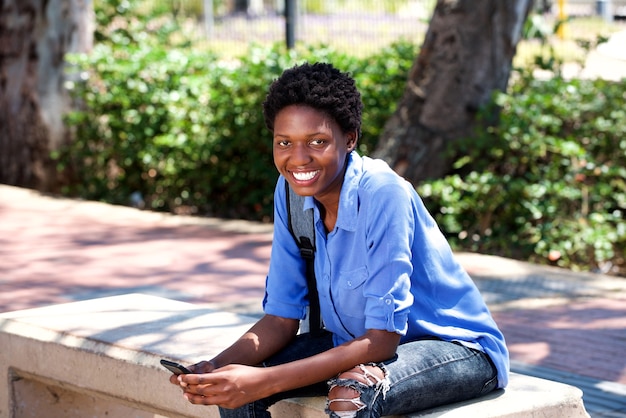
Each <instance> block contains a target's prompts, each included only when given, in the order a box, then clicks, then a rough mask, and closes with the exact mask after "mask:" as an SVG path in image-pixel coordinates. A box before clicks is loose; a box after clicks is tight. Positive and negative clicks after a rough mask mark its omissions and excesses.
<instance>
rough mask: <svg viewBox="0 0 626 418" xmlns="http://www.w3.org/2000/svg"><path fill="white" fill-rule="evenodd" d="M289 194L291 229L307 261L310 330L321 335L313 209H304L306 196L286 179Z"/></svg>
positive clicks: (286, 190)
mask: <svg viewBox="0 0 626 418" xmlns="http://www.w3.org/2000/svg"><path fill="white" fill-rule="evenodd" d="M285 192H286V194H287V213H288V215H289V231H290V232H291V235H293V238H294V240H295V241H296V244H298V248H300V255H301V256H302V258H304V260H305V262H306V284H307V288H308V291H309V332H310V333H311V334H313V335H319V333H320V331H321V329H322V324H321V320H320V302H319V297H318V295H317V284H316V282H315V264H314V261H315V228H314V224H313V222H314V221H313V209H312V208H311V209H307V210H306V211H305V210H303V206H304V196H300V195H298V194H297V193H294V192H293V191H292V190H291V189H290V188H289V184H288V183H287V180H285Z"/></svg>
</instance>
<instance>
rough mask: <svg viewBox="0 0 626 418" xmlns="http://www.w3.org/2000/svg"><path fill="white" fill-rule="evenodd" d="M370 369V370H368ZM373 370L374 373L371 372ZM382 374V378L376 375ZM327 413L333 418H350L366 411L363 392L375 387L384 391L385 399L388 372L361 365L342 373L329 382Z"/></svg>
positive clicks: (381, 368)
mask: <svg viewBox="0 0 626 418" xmlns="http://www.w3.org/2000/svg"><path fill="white" fill-rule="evenodd" d="M368 368H369V369H368ZM372 369H373V372H372V371H370V370H372ZM376 370H377V371H378V372H381V374H382V377H379V376H377V375H376V374H374V373H375V372H376ZM329 385H330V390H329V393H328V405H327V411H328V412H329V413H331V416H334V417H341V418H348V417H355V416H356V413H357V412H359V411H361V410H363V409H365V408H366V407H367V405H366V404H365V403H364V402H363V401H362V400H361V395H362V393H363V391H364V390H365V389H367V388H370V387H375V388H376V389H379V390H381V391H382V395H383V398H384V397H385V394H386V393H387V391H388V390H389V380H388V378H387V371H386V370H385V369H384V368H383V367H382V366H379V365H375V364H368V365H363V364H361V365H359V366H357V367H355V368H354V369H352V370H349V371H347V372H343V373H341V374H340V375H339V376H338V377H336V378H334V379H332V380H330V381H329Z"/></svg>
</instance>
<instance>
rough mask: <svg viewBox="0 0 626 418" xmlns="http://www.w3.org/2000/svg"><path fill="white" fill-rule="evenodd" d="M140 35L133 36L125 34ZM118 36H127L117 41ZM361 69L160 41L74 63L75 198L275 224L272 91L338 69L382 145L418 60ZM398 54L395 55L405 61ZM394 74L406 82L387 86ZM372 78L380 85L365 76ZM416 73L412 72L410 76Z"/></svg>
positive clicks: (123, 46)
mask: <svg viewBox="0 0 626 418" xmlns="http://www.w3.org/2000/svg"><path fill="white" fill-rule="evenodd" d="M126 32H131V31H124V33H126ZM113 36H114V37H115V36H121V35H119V34H113ZM381 54H382V55H381V56H383V57H384V61H383V60H379V59H375V58H373V59H370V60H368V61H359V60H357V59H355V58H352V57H348V56H346V55H344V54H339V53H337V52H335V51H333V50H331V49H329V48H325V47H321V46H320V47H316V48H310V49H305V50H299V51H291V52H288V51H286V50H284V48H283V47H282V46H278V45H277V46H275V47H273V48H262V47H258V46H253V47H251V48H250V50H249V52H248V53H247V54H246V55H245V56H244V57H241V58H240V59H239V60H237V61H235V62H223V61H221V60H220V59H219V58H218V57H215V56H213V55H211V54H210V53H205V52H201V51H200V50H198V49H194V48H184V49H181V48H176V47H171V46H166V45H164V44H163V43H160V42H149V41H148V40H146V41H145V42H134V41H129V42H122V43H120V42H119V39H118V41H117V42H101V43H99V44H98V45H97V47H96V48H95V49H94V51H93V52H92V53H91V54H90V55H89V56H76V57H74V58H73V62H74V63H75V64H76V66H77V67H78V68H80V69H81V71H82V74H83V77H82V80H81V81H77V82H75V83H74V85H73V89H72V91H73V93H74V97H76V98H77V100H78V101H80V102H82V103H83V104H84V107H85V109H84V111H82V112H76V113H74V114H72V115H71V116H70V118H69V119H68V121H69V123H70V125H72V126H73V127H74V129H75V137H76V139H75V141H74V142H73V143H72V145H71V147H70V148H69V149H67V150H65V152H64V153H63V154H62V155H60V156H58V160H59V167H60V168H61V169H63V170H65V172H66V173H68V175H69V176H72V178H73V181H72V182H71V183H70V184H69V186H68V187H67V188H66V193H67V194H69V195H78V196H82V197H83V198H86V199H94V200H101V201H106V202H109V203H114V204H131V203H132V204H137V205H140V206H145V207H147V208H149V209H152V210H163V211H171V212H175V213H192V214H200V215H205V216H207V215H208V216H219V217H227V218H243V219H253V220H264V221H269V220H270V217H271V213H272V198H273V189H274V185H275V182H276V179H277V172H276V170H275V168H274V166H273V162H272V152H271V137H270V133H269V132H268V131H267V130H266V128H265V125H264V121H263V117H262V107H261V104H262V101H263V100H264V98H265V94H266V92H267V88H268V86H269V84H270V83H271V82H272V81H273V80H274V79H275V78H276V77H278V76H279V75H280V73H281V72H282V71H283V70H284V69H285V68H288V67H291V66H293V65H294V64H295V63H297V62H302V61H305V60H307V61H328V62H332V63H333V64H335V65H336V66H337V67H338V68H341V69H343V70H346V71H350V72H352V73H353V74H355V77H357V78H358V80H359V82H360V83H362V84H363V90H364V91H366V92H370V94H371V95H372V96H375V97H370V98H369V99H368V98H365V100H366V101H369V102H370V104H371V105H370V106H368V108H367V109H366V111H365V112H364V115H363V119H364V120H363V122H364V127H365V132H366V134H367V135H368V137H367V138H368V139H367V141H366V140H364V142H363V145H362V149H363V150H367V149H368V147H371V146H372V144H373V143H374V140H375V136H376V135H377V134H376V132H379V131H380V129H381V128H382V126H381V124H382V123H384V120H386V119H387V118H388V117H389V115H390V114H391V111H393V106H395V103H396V102H397V100H398V98H399V94H400V92H401V91H402V88H403V85H404V82H405V79H406V75H402V71H403V70H402V68H400V67H399V66H398V64H396V63H392V64H390V62H391V61H393V60H394V58H395V56H397V55H402V57H403V62H404V63H405V65H410V60H411V59H412V57H413V54H414V49H413V48H411V47H408V46H407V44H406V43H400V44H398V45H396V46H395V47H392V48H389V49H386V50H384V51H383V52H382V53H381ZM394 55H395V56H394ZM385 65H390V67H391V68H392V69H393V73H394V74H395V75H394V77H393V78H392V79H391V80H390V81H389V82H388V83H387V84H384V83H382V82H381V81H382V77H383V74H384V71H385V70H384V68H385ZM366 68H367V69H369V70H371V74H372V77H373V78H374V77H376V78H377V79H375V80H372V79H370V78H369V77H368V76H367V75H368V72H367V71H365V70H364V69H366ZM406 72H408V68H405V69H404V74H406Z"/></svg>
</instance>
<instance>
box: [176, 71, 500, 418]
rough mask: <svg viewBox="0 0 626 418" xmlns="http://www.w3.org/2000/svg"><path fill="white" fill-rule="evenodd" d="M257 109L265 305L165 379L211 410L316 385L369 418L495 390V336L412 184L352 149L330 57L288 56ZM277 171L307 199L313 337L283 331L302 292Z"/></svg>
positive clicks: (295, 316)
mask: <svg viewBox="0 0 626 418" xmlns="http://www.w3.org/2000/svg"><path fill="white" fill-rule="evenodd" d="M263 110H264V115H265V121H266V124H267V127H268V128H269V130H270V131H271V132H272V133H273V141H274V142H273V144H274V145H273V150H274V151H273V153H274V163H275V165H276V168H277V169H278V172H279V173H280V179H279V181H278V183H277V185H276V190H275V198H274V214H275V219H274V240H273V244H272V254H271V259H270V266H269V273H268V276H267V283H266V295H265V299H264V301H263V307H264V311H265V315H264V316H263V317H262V318H261V319H260V320H259V321H258V322H257V323H256V324H255V325H254V326H253V327H252V328H251V329H250V330H249V331H248V332H247V333H245V334H244V335H243V336H242V337H241V338H240V339H239V340H238V341H236V342H235V343H234V344H233V345H232V346H231V347H229V348H227V349H226V350H224V351H223V352H222V353H220V354H219V355H217V356H216V357H215V358H213V359H211V360H208V361H202V362H200V363H197V364H195V365H193V366H191V367H190V368H191V370H192V371H193V372H194V374H186V375H180V376H172V377H171V379H170V381H171V382H172V383H174V384H177V385H180V386H181V387H182V389H183V391H184V396H185V397H186V398H187V399H188V400H189V402H191V403H194V404H204V405H218V406H219V407H220V414H221V416H222V417H269V416H270V415H269V413H268V412H267V408H268V407H269V406H270V405H271V404H273V403H274V402H277V401H278V400H280V399H283V398H287V397H293V396H318V395H325V396H327V399H328V406H327V413H328V414H329V415H330V416H331V417H380V416H385V415H393V414H404V413H409V412H414V411H418V410H421V409H426V408H431V407H434V406H438V405H442V404H447V403H451V402H457V401H462V400H467V399H471V398H475V397H478V396H481V395H483V394H486V393H488V392H490V391H492V390H494V389H495V388H498V387H504V386H506V384H507V379H508V368H509V365H508V352H507V349H506V346H505V342H504V338H503V336H502V334H501V332H500V331H499V330H498V328H497V326H496V324H495V322H494V321H493V319H492V317H491V315H490V313H489V311H488V309H487V307H486V306H485V303H484V301H483V299H482V297H481V295H480V294H479V292H478V290H477V288H476V286H475V285H474V283H473V282H472V280H471V279H470V277H469V276H468V275H467V273H466V272H465V271H464V270H463V269H462V267H461V266H460V265H459V264H458V263H457V261H456V260H455V259H454V256H453V253H452V251H451V250H450V247H449V245H448V243H447V242H446V240H445V238H444V237H443V235H442V233H441V232H440V231H439V229H438V227H437V225H436V224H435V222H434V220H433V219H432V217H431V216H430V215H429V214H428V212H427V211H426V209H425V207H424V205H423V203H422V201H421V199H420V197H419V196H418V195H417V193H416V192H415V189H414V188H413V186H411V184H409V183H408V182H406V181H405V180H403V179H402V178H401V177H400V176H398V175H397V174H396V173H394V172H393V171H392V170H391V169H390V168H389V166H388V165H387V164H386V163H384V162H382V161H379V160H373V159H370V158H367V157H361V156H359V155H358V154H357V153H356V152H355V151H354V150H355V148H356V145H357V140H358V138H359V134H360V125H361V110H362V103H361V97H360V94H359V92H358V90H357V89H356V87H355V83H354V80H353V79H352V78H351V77H350V76H349V75H348V74H346V73H342V72H340V71H339V70H337V69H335V68H333V67H332V65H330V64H323V63H317V64H304V65H300V66H295V67H293V68H291V69H288V70H286V71H285V72H284V73H283V74H282V76H281V77H280V78H278V79H277V80H276V81H275V82H274V83H273V84H272V85H271V86H270V89H269V93H268V95H267V99H266V101H265V102H264V104H263ZM285 179H286V180H287V182H288V183H289V186H290V188H291V189H292V190H293V191H294V192H295V193H297V194H299V195H302V196H306V197H305V208H306V207H309V208H310V207H312V208H313V209H314V214H315V215H314V218H315V230H316V231H315V234H316V251H315V272H316V278H317V289H318V293H319V300H320V307H321V313H322V319H323V323H324V328H325V330H324V332H323V333H322V335H319V336H318V335H316V336H313V335H311V334H308V333H304V334H300V335H297V333H298V327H299V321H300V320H301V319H303V318H304V317H305V312H306V307H307V305H308V299H307V293H308V292H307V285H306V278H305V262H304V260H303V259H302V258H301V256H300V252H299V249H298V247H297V245H296V243H295V241H294V239H293V237H292V236H291V234H290V232H289V228H288V213H287V208H286V203H285V193H286V191H285V185H284V181H285Z"/></svg>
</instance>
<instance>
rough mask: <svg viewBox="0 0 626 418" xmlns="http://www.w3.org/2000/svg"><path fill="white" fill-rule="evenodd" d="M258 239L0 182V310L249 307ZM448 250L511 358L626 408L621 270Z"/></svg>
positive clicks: (250, 232)
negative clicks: (103, 303) (133, 297)
mask: <svg viewBox="0 0 626 418" xmlns="http://www.w3.org/2000/svg"><path fill="white" fill-rule="evenodd" d="M270 245H271V227H270V226H268V225H259V224H252V223H246V222H226V221H217V220H214V219H204V220H202V219H194V218H186V217H174V216H169V215H162V214H155V213H149V212H141V211H137V210H134V209H130V208H125V207H115V206H111V205H105V204H100V203H94V202H77V201H72V200H66V199H56V198H51V197H45V196H41V195H39V194H37V193H35V192H31V191H29V190H24V189H17V188H12V187H7V186H2V185H0V312H4V311H12V310H19V309H27V308H31V307H36V306H43V305H48V304H56V303H63V302H69V301H75V300H84V299H91V298H96V297H102V296H108V295H113V294H121V293H130V292H141V293H148V294H156V295H160V296H165V297H168V298H171V299H177V300H183V301H188V302H193V303H212V304H216V305H219V306H222V307H227V308H228V309H234V310H240V311H246V312H251V313H256V314H258V312H259V310H260V301H261V298H262V296H263V285H264V280H265V273H266V268H267V261H268V258H269V254H270ZM459 259H460V261H461V263H462V264H463V265H464V266H465V267H466V269H467V270H468V272H469V273H470V274H471V275H472V277H473V278H474V279H475V281H476V283H477V285H478V286H479V288H480V289H481V291H482V293H483V296H484V297H485V300H486V301H487V303H488V305H489V306H490V308H491V309H492V311H493V313H494V317H495V318H496V320H497V322H498V324H499V326H500V328H501V329H502V331H503V332H504V334H505V336H506V338H507V342H508V345H509V349H510V351H511V357H512V360H513V363H514V364H517V365H521V366H523V367H528V370H531V371H533V370H534V371H536V372H537V373H543V374H544V376H542V377H547V378H552V379H554V380H560V381H565V382H566V383H570V384H576V385H578V386H583V384H584V385H587V386H586V387H585V388H583V390H584V391H585V394H586V396H587V397H589V398H594V402H596V404H597V405H599V406H598V407H597V408H596V407H595V406H594V408H596V409H595V411H600V412H597V413H592V416H594V417H600V416H602V417H609V416H611V417H617V416H622V417H624V416H626V355H625V354H626V348H625V347H626V279H619V278H611V277H607V276H601V275H594V274H575V273H572V272H569V271H567V270H562V269H556V268H545V267H539V266H534V265H531V264H528V263H522V262H518V261H514V260H507V259H502V258H499V257H492V256H484V255H477V254H467V253H463V254H459ZM533 367H538V369H537V368H535V369H533ZM559 372H563V373H560V374H559ZM529 374H531V373H530V372H529ZM606 383H608V386H607V385H606ZM607 388H608V389H607ZM603 396H607V398H606V399H605V398H603ZM585 402H586V404H587V400H585ZM602 408H604V409H602ZM588 410H589V411H590V413H591V412H593V411H592V410H591V408H590V407H588ZM607 411H609V412H607ZM610 411H612V412H610Z"/></svg>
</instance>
